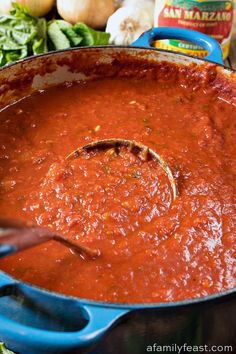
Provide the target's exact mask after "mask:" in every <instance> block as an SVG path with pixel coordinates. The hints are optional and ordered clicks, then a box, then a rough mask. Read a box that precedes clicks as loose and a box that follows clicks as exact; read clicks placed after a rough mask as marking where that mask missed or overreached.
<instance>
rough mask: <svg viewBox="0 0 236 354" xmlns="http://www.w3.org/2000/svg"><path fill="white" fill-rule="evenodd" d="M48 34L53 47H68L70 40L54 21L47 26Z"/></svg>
mask: <svg viewBox="0 0 236 354" xmlns="http://www.w3.org/2000/svg"><path fill="white" fill-rule="evenodd" d="M48 36H49V38H50V40H51V42H52V44H53V46H54V48H55V49H66V48H70V41H69V39H68V38H67V37H66V35H65V34H64V33H63V32H62V31H61V29H60V27H59V26H58V24H57V23H56V22H55V21H52V22H51V23H50V24H49V26H48Z"/></svg>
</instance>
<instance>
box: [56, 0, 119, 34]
mask: <svg viewBox="0 0 236 354" xmlns="http://www.w3.org/2000/svg"><path fill="white" fill-rule="evenodd" d="M57 11H58V13H59V14H60V16H61V17H62V18H63V19H64V20H66V21H68V22H70V23H72V24H75V23H77V22H84V23H85V24H86V25H88V26H90V27H92V28H102V27H105V25H106V22H107V19H108V17H109V16H110V15H111V14H112V13H113V12H114V11H115V7H114V3H113V0H96V1H94V0H57Z"/></svg>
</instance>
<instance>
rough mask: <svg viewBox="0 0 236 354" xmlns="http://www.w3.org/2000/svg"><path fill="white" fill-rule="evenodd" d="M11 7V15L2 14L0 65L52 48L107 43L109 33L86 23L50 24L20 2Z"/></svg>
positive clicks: (0, 22)
mask: <svg viewBox="0 0 236 354" xmlns="http://www.w3.org/2000/svg"><path fill="white" fill-rule="evenodd" d="M12 6H13V7H12V11H11V14H10V15H9V16H8V15H7V16H6V15H2V16H0V66H3V65H6V64H8V63H11V62H14V61H17V60H19V59H23V58H26V57H28V56H30V55H34V54H41V53H46V52H48V50H49V49H50V50H55V49H66V48H70V47H77V46H89V45H105V44H108V41H109V37H110V34H109V33H105V32H101V31H95V30H93V29H92V28H90V27H88V26H86V25H85V24H84V23H77V24H75V25H74V26H72V25H71V24H70V23H68V22H66V21H64V20H53V21H50V22H48V23H47V21H46V19H45V18H40V19H39V18H37V17H34V16H31V15H30V14H29V13H28V11H27V9H25V8H24V7H23V6H21V5H19V4H17V3H13V5H12Z"/></svg>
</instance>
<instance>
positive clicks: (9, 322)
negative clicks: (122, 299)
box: [0, 272, 130, 353]
mask: <svg viewBox="0 0 236 354" xmlns="http://www.w3.org/2000/svg"><path fill="white" fill-rule="evenodd" d="M10 287H14V289H17V288H18V289H19V290H20V291H22V292H24V288H25V291H26V293H27V294H28V296H30V293H31V292H32V291H35V292H36V293H37V295H36V297H35V296H33V298H34V300H35V298H37V296H40V290H38V289H34V288H33V287H30V286H28V285H25V284H24V283H20V282H18V281H17V280H14V279H13V278H11V277H10V276H8V275H7V274H5V273H3V272H0V301H1V297H2V296H4V293H9V291H7V290H6V289H7V288H10ZM34 295H35V294H34ZM51 296H56V295H55V294H54V295H52V294H49V295H48V299H49V297H51ZM42 299H43V300H42ZM51 300H52V299H50V301H51ZM10 301H11V299H9V306H8V308H9V312H10V311H11V310H10V308H11V306H10ZM43 301H47V296H45V292H44V296H43V297H41V298H40V302H41V303H40V306H42V304H43ZM65 301H72V302H74V304H75V307H77V308H78V307H79V308H80V309H81V310H82V312H83V313H84V316H85V319H86V320H87V324H86V325H85V327H84V328H82V329H81V330H78V331H73V332H71V331H70V332H62V331H51V330H43V329H39V328H34V327H30V326H28V325H23V324H21V323H19V322H17V321H15V320H13V319H11V318H8V317H7V315H6V314H5V315H2V314H0V341H5V342H6V344H7V345H9V344H11V341H12V339H14V341H15V342H16V343H18V344H19V345H25V346H26V347H29V348H30V347H33V348H37V350H38V351H39V352H42V353H44V352H53V353H54V352H56V351H57V349H58V348H60V350H62V349H63V350H65V351H66V350H70V349H75V348H79V347H84V346H89V345H91V344H95V343H96V342H97V341H98V340H99V339H100V338H101V337H102V336H103V335H104V334H105V332H106V331H107V330H108V329H109V328H110V327H111V326H112V325H113V324H114V323H115V321H117V320H118V319H119V318H121V317H122V316H124V315H125V314H126V313H128V312H129V311H130V310H129V309H126V308H116V307H112V306H107V307H103V306H98V305H96V304H92V303H91V304H87V303H86V304H83V303H82V302H81V303H80V302H79V301H76V300H74V299H71V300H70V299H68V298H67V299H65ZM8 308H7V311H8ZM35 316H36V314H35ZM8 341H9V343H8ZM14 349H15V350H17V348H12V350H14Z"/></svg>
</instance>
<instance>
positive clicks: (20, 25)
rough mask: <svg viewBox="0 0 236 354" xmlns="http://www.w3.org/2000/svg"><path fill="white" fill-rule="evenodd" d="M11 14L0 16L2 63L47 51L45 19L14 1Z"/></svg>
mask: <svg viewBox="0 0 236 354" xmlns="http://www.w3.org/2000/svg"><path fill="white" fill-rule="evenodd" d="M12 6H13V9H12V11H11V15H9V16H0V65H1V66H2V65H5V64H7V63H11V62H14V61H16V60H19V59H23V58H26V57H27V56H29V55H32V54H38V53H44V52H46V51H47V45H46V43H47V38H46V25H45V20H43V19H42V20H40V19H37V18H36V17H33V16H30V15H29V14H28V12H27V11H26V10H25V9H24V8H23V7H22V6H21V5H19V4H16V3H13V5H12Z"/></svg>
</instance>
